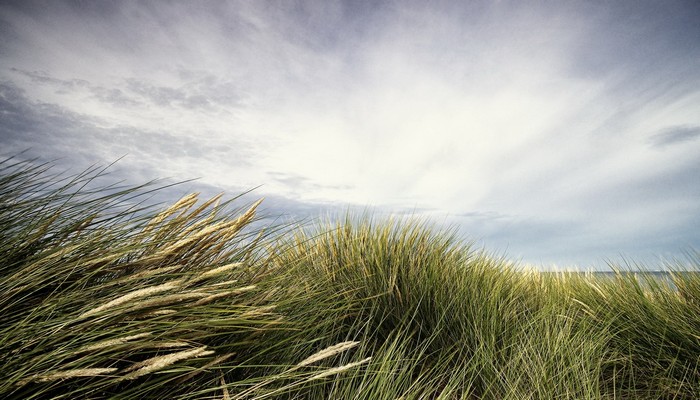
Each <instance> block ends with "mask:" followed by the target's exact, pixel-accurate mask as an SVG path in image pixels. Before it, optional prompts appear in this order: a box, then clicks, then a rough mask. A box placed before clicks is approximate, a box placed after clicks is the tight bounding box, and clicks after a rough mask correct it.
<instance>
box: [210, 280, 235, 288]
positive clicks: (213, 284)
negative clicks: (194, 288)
mask: <svg viewBox="0 0 700 400" xmlns="http://www.w3.org/2000/svg"><path fill="white" fill-rule="evenodd" d="M236 283H238V279H232V280H230V281H224V282H217V283H212V284H211V285H209V286H211V287H214V286H229V285H235V284H236Z"/></svg>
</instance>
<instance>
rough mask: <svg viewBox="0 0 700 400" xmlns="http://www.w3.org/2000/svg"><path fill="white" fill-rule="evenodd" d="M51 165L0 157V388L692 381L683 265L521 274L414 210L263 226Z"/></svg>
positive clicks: (315, 388)
mask: <svg viewBox="0 0 700 400" xmlns="http://www.w3.org/2000/svg"><path fill="white" fill-rule="evenodd" d="M51 171H52V170H51V169H50V166H49V165H46V164H39V165H37V164H34V163H31V162H23V161H18V160H16V159H14V158H10V159H8V160H5V161H3V162H2V163H1V164H0V235H1V240H0V265H1V266H2V269H1V272H0V293H2V296H1V297H0V368H1V369H2V373H1V376H2V380H0V397H1V398H7V399H40V398H66V399H74V398H94V399H97V398H128V399H133V398H168V399H173V398H178V399H179V398H210V399H277V398H279V399H387V400H389V399H391V400H394V399H405V400H407V399H698V398H700V368H699V363H700V359H699V357H700V278H699V277H698V274H675V275H673V276H672V285H670V284H669V283H668V282H666V281H664V280H655V279H653V277H649V279H648V281H647V282H644V283H640V281H639V280H638V279H637V278H635V276H634V275H630V274H617V275H614V276H612V277H604V278H603V277H596V276H591V275H583V274H575V273H569V274H564V273H562V274H556V273H555V274H552V273H541V272H537V271H528V272H524V271H523V270H522V269H519V268H518V266H517V265H514V264H512V263H510V262H508V261H506V260H503V259H499V258H495V257H492V256H490V255H488V254H486V253H484V252H483V251H480V250H476V249H473V248H471V247H470V246H469V244H468V243H465V242H463V241H461V240H460V239H459V238H457V237H455V236H454V235H453V234H451V233H450V232H446V231H441V230H438V229H435V228H432V227H431V226H430V225H429V224H428V223H426V222H421V221H416V220H408V219H406V220H375V219H374V218H372V217H371V216H362V217H353V216H349V217H347V218H346V219H345V220H344V221H342V222H341V223H334V224H331V223H325V224H324V223H321V224H319V225H317V226H314V227H308V226H307V227H290V226H276V227H275V226H272V227H266V228H261V227H260V226H262V225H261V224H260V223H258V222H259V216H258V215H257V214H256V210H257V208H258V206H259V203H253V204H246V203H244V202H243V201H242V199H240V198H239V199H236V198H234V199H232V200H228V201H224V200H222V199H221V198H218V197H216V198H213V199H199V198H198V196H197V195H195V194H193V195H189V196H186V197H183V198H182V199H180V200H179V201H177V202H176V203H175V204H172V205H169V206H163V207H154V206H148V205H147V204H148V202H147V200H148V196H149V195H151V194H152V193H153V191H154V190H159V189H158V186H157V185H156V184H153V183H151V184H146V185H142V186H134V187H121V186H118V185H100V184H98V182H102V181H103V178H102V177H101V174H102V171H101V170H98V169H91V170H88V171H85V172H84V173H82V174H80V175H77V176H64V175H60V174H54V173H52V172H51ZM690 261H691V263H692V264H693V265H692V266H693V268H695V269H700V257H698V255H697V254H696V255H695V256H694V258H693V257H691V260H690Z"/></svg>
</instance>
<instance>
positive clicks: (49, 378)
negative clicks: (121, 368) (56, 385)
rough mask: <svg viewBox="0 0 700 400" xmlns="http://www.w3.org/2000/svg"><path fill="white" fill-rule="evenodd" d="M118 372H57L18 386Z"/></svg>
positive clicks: (89, 369)
mask: <svg viewBox="0 0 700 400" xmlns="http://www.w3.org/2000/svg"><path fill="white" fill-rule="evenodd" d="M113 372H117V368H78V369H70V370H65V371H56V372H52V373H50V374H45V375H35V376H32V377H30V378H27V379H23V380H21V381H19V382H18V383H17V385H18V386H23V385H26V384H27V383H29V382H52V381H57V380H60V379H70V378H85V377H91V376H102V375H105V374H110V373H113Z"/></svg>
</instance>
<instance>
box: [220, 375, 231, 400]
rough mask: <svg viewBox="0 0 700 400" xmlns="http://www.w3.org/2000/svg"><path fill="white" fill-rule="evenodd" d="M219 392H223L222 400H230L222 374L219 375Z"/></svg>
mask: <svg viewBox="0 0 700 400" xmlns="http://www.w3.org/2000/svg"><path fill="white" fill-rule="evenodd" d="M221 390H222V391H223V392H224V397H223V400H231V395H230V394H229V393H228V389H226V381H225V380H224V374H223V373H222V374H221Z"/></svg>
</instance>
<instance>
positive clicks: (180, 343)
mask: <svg viewBox="0 0 700 400" xmlns="http://www.w3.org/2000/svg"><path fill="white" fill-rule="evenodd" d="M189 345H190V343H187V342H183V341H182V340H174V341H172V342H162V343H154V344H153V345H151V346H148V347H151V348H154V349H172V348H174V347H185V346H189Z"/></svg>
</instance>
